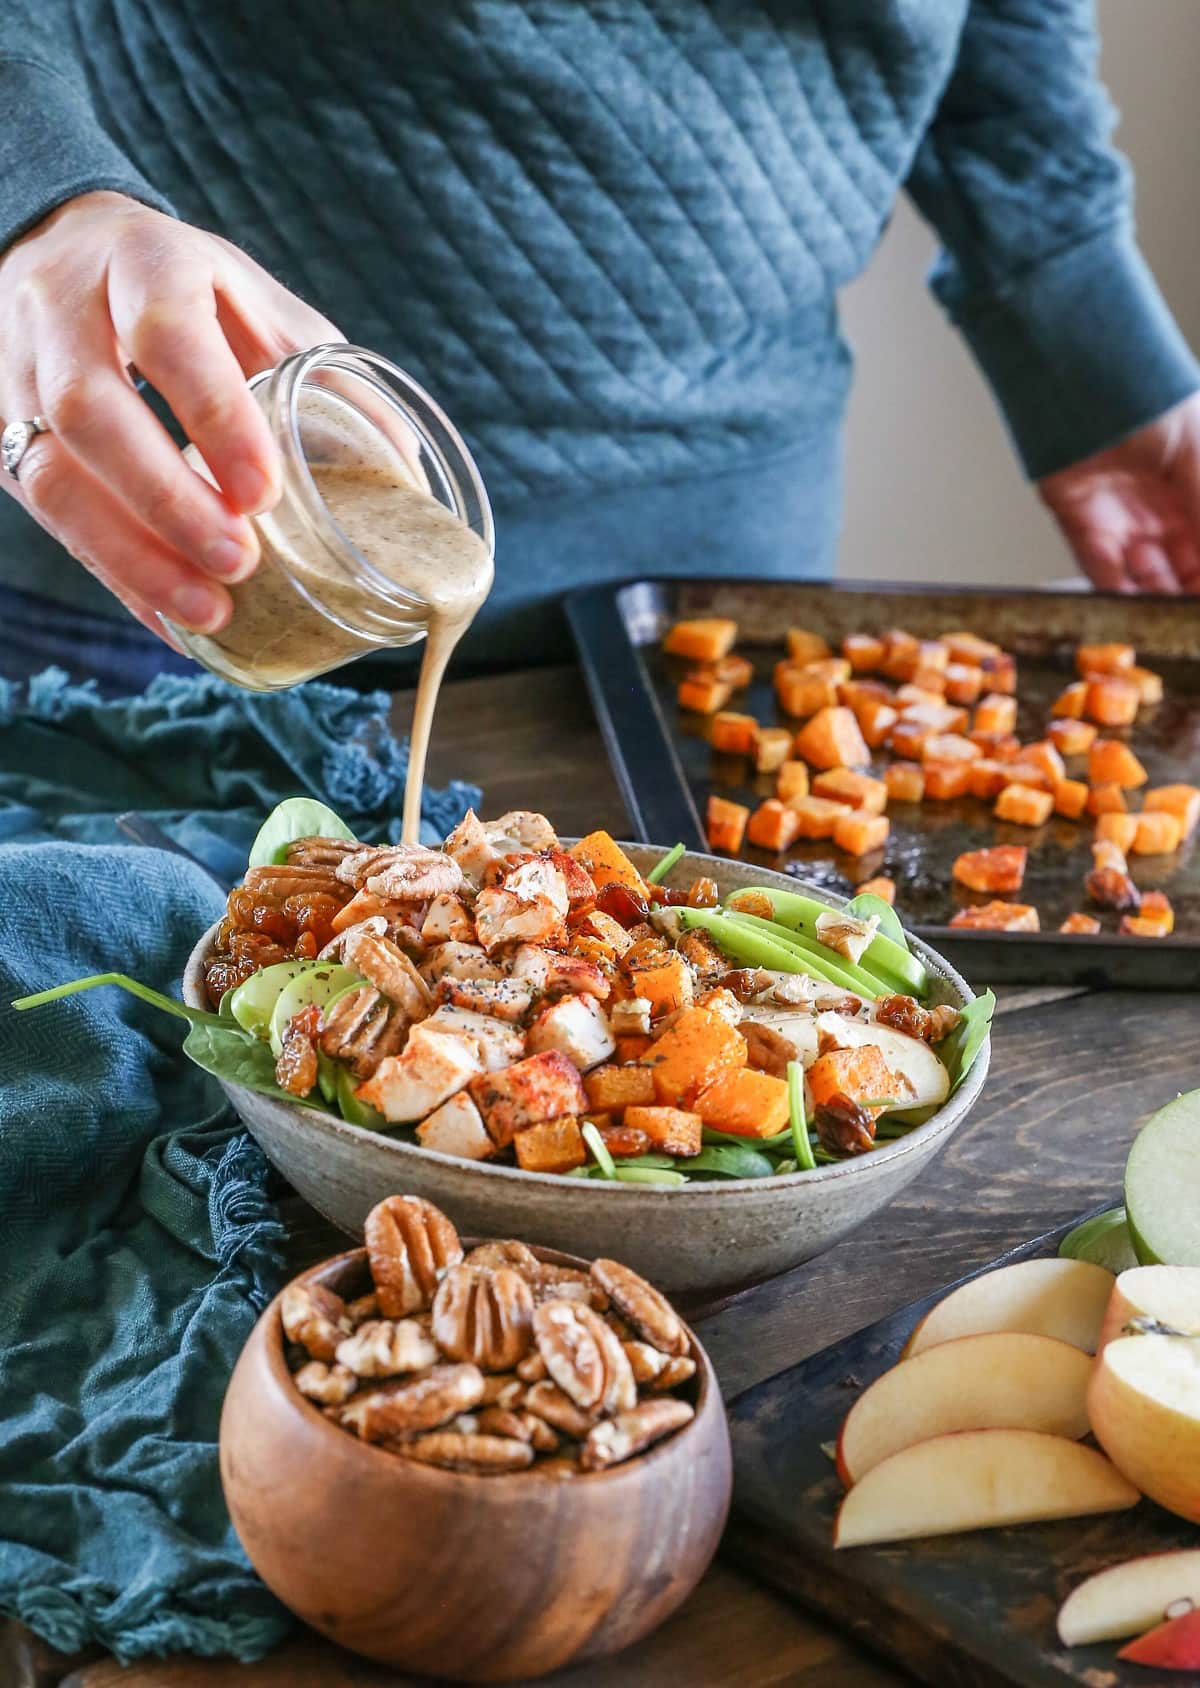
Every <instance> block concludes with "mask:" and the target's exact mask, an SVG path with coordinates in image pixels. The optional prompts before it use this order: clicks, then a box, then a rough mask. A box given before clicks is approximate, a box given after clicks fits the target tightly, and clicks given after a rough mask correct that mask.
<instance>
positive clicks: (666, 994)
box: [633, 953, 693, 1020]
mask: <svg viewBox="0 0 1200 1688" xmlns="http://www.w3.org/2000/svg"><path fill="white" fill-rule="evenodd" d="M633 982H634V985H635V986H636V988H637V995H638V996H644V997H645V999H646V1001H647V1002H648V1003H649V1004H650V1017H651V1019H653V1020H661V1019H662V1017H663V1015H664V1014H673V1013H674V1012H675V1010H676V1009H677V1008H686V1007H687V1005H688V1003H690V1002H691V1000H692V989H693V980H692V970H691V968H690V967H689V966H688V964H687V962H686V961H685V960H684V959H683V957H682V956H681V955H676V954H673V953H672V954H670V955H668V957H667V959H666V960H665V961H664V962H663V963H662V964H661V965H660V966H658V967H641V968H639V969H638V971H637V973H636V974H635V975H634V980H633Z"/></svg>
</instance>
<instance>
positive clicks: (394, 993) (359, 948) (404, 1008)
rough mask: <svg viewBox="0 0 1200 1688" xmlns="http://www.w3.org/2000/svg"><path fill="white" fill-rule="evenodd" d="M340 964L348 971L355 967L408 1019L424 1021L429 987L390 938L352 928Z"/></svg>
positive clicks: (430, 1002) (430, 1001) (343, 946)
mask: <svg viewBox="0 0 1200 1688" xmlns="http://www.w3.org/2000/svg"><path fill="white" fill-rule="evenodd" d="M342 960H343V961H344V962H345V963H346V965H347V967H357V969H358V971H359V972H360V973H361V974H362V975H363V977H364V978H365V979H369V980H370V981H371V983H372V984H373V985H374V986H375V989H376V990H380V991H382V992H383V994H384V996H386V997H388V998H389V999H390V1000H391V1001H392V1002H394V1003H395V1004H396V1006H397V1008H399V1009H400V1010H401V1012H402V1013H403V1014H405V1015H406V1016H407V1018H408V1019H410V1020H423V1019H424V1018H425V1016H426V1014H428V1012H429V1010H430V1009H431V1008H432V1007H433V1001H432V998H431V996H430V994H429V987H428V985H427V984H426V983H425V981H424V979H423V978H422V977H421V975H420V974H419V973H418V972H417V970H416V968H415V967H414V966H413V964H412V962H411V961H410V960H409V959H408V957H407V956H406V955H405V953H404V951H403V950H402V949H399V948H397V946H396V945H395V944H394V943H392V941H391V939H390V938H380V937H377V936H376V935H375V934H374V933H372V932H364V931H361V930H360V929H359V928H358V927H354V928H352V929H351V930H350V931H349V932H348V933H347V934H346V941H345V943H344V944H343V945H342Z"/></svg>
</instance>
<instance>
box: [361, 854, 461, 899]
mask: <svg viewBox="0 0 1200 1688" xmlns="http://www.w3.org/2000/svg"><path fill="white" fill-rule="evenodd" d="M337 875H338V878H339V879H342V880H345V882H346V883H347V884H348V885H354V886H356V887H357V888H359V889H361V888H363V887H364V886H365V887H366V889H367V890H368V891H371V892H373V893H374V894H375V896H377V897H395V898H397V899H398V900H399V901H401V902H425V901H427V900H428V899H429V898H430V897H436V896H437V895H438V894H439V893H440V892H442V891H458V890H460V889H461V887H462V883H463V875H462V869H461V868H460V867H459V865H458V863H457V862H456V861H455V860H454V857H453V856H448V855H447V854H446V853H445V851H444V850H429V849H427V848H426V847H425V845H424V844H387V845H381V846H379V847H377V848H375V849H367V850H359V851H358V852H357V853H356V854H355V855H352V856H346V857H344V858H343V860H342V861H341V862H339V864H338V869H337Z"/></svg>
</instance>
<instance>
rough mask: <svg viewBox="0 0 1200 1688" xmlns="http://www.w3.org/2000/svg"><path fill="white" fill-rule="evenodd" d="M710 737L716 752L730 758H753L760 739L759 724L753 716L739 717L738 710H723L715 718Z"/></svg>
mask: <svg viewBox="0 0 1200 1688" xmlns="http://www.w3.org/2000/svg"><path fill="white" fill-rule="evenodd" d="M708 737H709V743H710V744H711V745H712V747H713V749H714V750H719V751H722V752H724V753H725V754H726V755H729V756H752V755H753V754H754V743H755V740H756V739H757V737H758V722H757V721H756V720H755V719H754V717H753V715H739V714H738V713H737V711H736V710H733V709H722V710H720V711H719V712H718V713H717V714H716V715H714V716H713V718H712V726H711V727H710V728H709V734H708Z"/></svg>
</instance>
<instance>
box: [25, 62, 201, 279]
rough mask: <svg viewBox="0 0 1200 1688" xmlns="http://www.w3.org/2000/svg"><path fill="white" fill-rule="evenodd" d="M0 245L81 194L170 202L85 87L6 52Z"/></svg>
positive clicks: (166, 205) (164, 205) (163, 207)
mask: <svg viewBox="0 0 1200 1688" xmlns="http://www.w3.org/2000/svg"><path fill="white" fill-rule="evenodd" d="M0 109H2V110H3V111H4V114H5V121H4V123H3V124H2V125H0V251H3V250H6V249H7V248H8V247H9V246H11V245H12V243H13V242H14V241H16V240H19V239H20V238H21V236H22V235H23V234H27V233H28V231H29V230H30V229H32V228H35V227H36V226H37V224H38V223H40V222H41V221H42V219H43V218H45V217H48V216H49V215H50V213H51V212H52V211H55V210H57V208H58V207H59V206H60V205H63V204H65V203H66V201H67V200H68V199H74V198H76V197H77V196H78V195H79V194H81V193H96V192H100V191H108V192H112V193H124V194H128V195H129V197H130V198H132V199H137V200H140V201H141V202H142V204H144V205H149V206H151V207H152V208H153V209H154V210H156V211H164V212H167V213H170V212H171V210H172V207H171V205H170V202H169V201H168V200H166V199H165V198H164V197H163V195H162V194H160V193H158V192H157V190H156V189H155V188H154V187H152V186H151V184H150V183H149V182H148V181H147V180H146V178H145V177H144V176H143V175H142V173H141V172H140V170H138V169H137V168H136V167H135V166H134V165H133V164H132V163H130V161H129V159H127V158H126V156H125V154H124V153H123V152H122V151H121V149H120V147H119V146H118V145H117V144H116V142H115V141H114V140H113V139H112V137H111V136H110V135H109V134H108V133H107V131H106V130H105V129H104V128H103V127H102V126H101V124H100V123H99V121H98V120H97V118H96V114H95V112H94V111H93V109H92V106H91V101H90V99H89V97H88V93H87V89H86V88H85V87H84V86H83V85H82V83H80V84H78V85H77V84H76V83H75V81H74V80H73V79H71V78H68V77H65V76H63V75H62V73H61V72H60V71H58V70H57V69H54V68H52V67H50V66H46V65H42V64H39V63H38V62H37V61H36V60H34V59H24V58H14V57H8V58H0Z"/></svg>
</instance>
